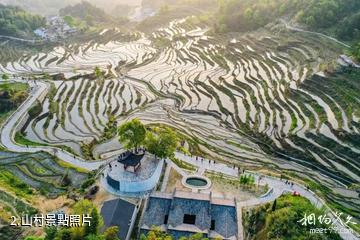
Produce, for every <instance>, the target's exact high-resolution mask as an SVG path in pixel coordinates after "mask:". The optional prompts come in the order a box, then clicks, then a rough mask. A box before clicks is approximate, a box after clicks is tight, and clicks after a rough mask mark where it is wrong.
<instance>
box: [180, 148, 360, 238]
mask: <svg viewBox="0 0 360 240" xmlns="http://www.w3.org/2000/svg"><path fill="white" fill-rule="evenodd" d="M175 156H176V157H177V158H178V159H180V160H182V161H185V162H187V163H189V164H192V165H195V166H197V167H198V168H199V169H200V171H203V170H204V169H206V170H211V171H215V172H218V173H222V174H224V175H228V176H232V177H239V174H238V170H237V169H234V168H232V167H229V166H227V165H225V164H222V163H209V160H203V161H201V160H199V159H200V158H198V160H196V157H189V156H186V155H184V154H182V153H176V154H175ZM245 174H250V175H253V176H254V178H255V183H257V184H259V185H262V186H265V185H268V187H269V191H268V192H267V193H266V194H264V195H263V196H261V197H259V198H252V199H249V200H246V201H238V202H237V208H243V207H251V206H256V205H259V204H264V203H267V202H272V201H274V200H275V199H277V198H278V197H280V196H281V195H282V194H284V193H293V192H294V191H296V192H298V193H300V195H301V196H303V197H305V198H307V199H309V200H310V202H311V203H312V204H313V205H314V206H315V207H317V208H321V207H325V208H326V209H327V212H328V214H329V216H330V217H331V218H332V219H333V220H335V213H334V212H333V211H332V210H331V209H330V208H329V207H328V206H327V205H326V204H325V202H324V201H323V200H322V199H320V198H319V197H318V196H317V195H316V194H315V193H314V192H312V191H311V190H308V189H306V188H305V187H304V186H302V185H300V184H297V183H295V182H294V184H293V185H290V184H286V183H285V180H281V179H279V178H275V177H271V176H265V175H260V174H258V173H256V172H251V171H245ZM238 217H239V216H238ZM239 219H240V220H241V219H242V218H239ZM299 220H300V219H299ZM334 222H335V224H334V225H335V226H336V227H337V228H338V229H341V231H340V232H339V234H340V236H341V237H342V238H343V239H345V240H358V239H360V238H359V237H357V236H356V235H355V233H348V232H347V231H346V230H347V228H346V227H344V226H342V225H341V224H340V222H338V221H334ZM239 230H240V231H242V229H240V228H239ZM240 231H239V234H243V233H240Z"/></svg>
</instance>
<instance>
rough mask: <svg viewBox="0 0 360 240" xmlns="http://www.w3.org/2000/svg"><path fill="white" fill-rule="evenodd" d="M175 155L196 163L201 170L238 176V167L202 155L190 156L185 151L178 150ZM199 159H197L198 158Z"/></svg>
mask: <svg viewBox="0 0 360 240" xmlns="http://www.w3.org/2000/svg"><path fill="white" fill-rule="evenodd" d="M175 157H176V158H178V159H181V160H182V161H184V162H186V163H189V164H191V165H194V166H196V167H198V168H200V169H201V170H200V171H204V170H208V171H213V172H221V173H223V174H226V175H229V176H232V177H238V176H239V173H238V168H233V167H229V166H228V165H226V164H223V163H216V162H214V161H212V160H208V159H204V158H201V157H196V156H193V157H190V156H187V155H185V154H183V153H180V152H176V153H175ZM196 159H197V160H196Z"/></svg>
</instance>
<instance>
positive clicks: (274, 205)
mask: <svg viewBox="0 0 360 240" xmlns="http://www.w3.org/2000/svg"><path fill="white" fill-rule="evenodd" d="M275 210H276V199H275V201H274V202H273V205H272V207H271V211H273V212H274V211H275Z"/></svg>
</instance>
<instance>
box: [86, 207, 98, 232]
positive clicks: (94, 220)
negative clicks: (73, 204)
mask: <svg viewBox="0 0 360 240" xmlns="http://www.w3.org/2000/svg"><path fill="white" fill-rule="evenodd" d="M90 216H91V220H90V224H88V225H85V236H89V235H92V234H93V235H97V233H98V231H99V228H100V219H99V218H100V216H99V213H98V210H97V208H93V209H92V211H91V214H90Z"/></svg>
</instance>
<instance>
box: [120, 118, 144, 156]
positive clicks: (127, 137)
mask: <svg viewBox="0 0 360 240" xmlns="http://www.w3.org/2000/svg"><path fill="white" fill-rule="evenodd" d="M118 134H119V141H120V143H122V144H123V145H124V146H125V148H127V149H132V148H135V149H137V148H138V147H139V146H140V145H141V144H142V143H143V142H144V140H145V136H146V129H145V126H144V125H143V124H142V123H141V122H140V121H139V120H138V119H136V118H135V119H133V120H131V121H129V122H126V123H124V124H122V125H121V126H120V127H119V129H118Z"/></svg>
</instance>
